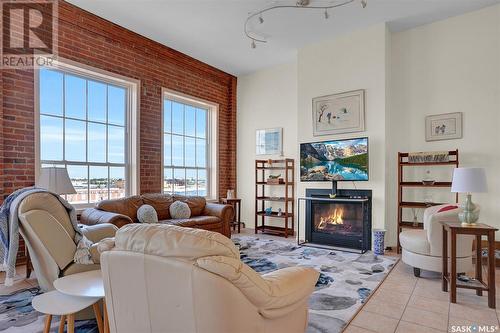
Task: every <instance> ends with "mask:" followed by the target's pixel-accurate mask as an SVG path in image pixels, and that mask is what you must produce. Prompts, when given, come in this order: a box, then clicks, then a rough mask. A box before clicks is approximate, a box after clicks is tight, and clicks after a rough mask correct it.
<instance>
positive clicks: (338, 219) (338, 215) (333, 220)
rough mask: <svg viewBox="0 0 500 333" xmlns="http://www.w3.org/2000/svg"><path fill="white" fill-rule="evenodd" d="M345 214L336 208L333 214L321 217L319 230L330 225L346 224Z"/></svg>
mask: <svg viewBox="0 0 500 333" xmlns="http://www.w3.org/2000/svg"><path fill="white" fill-rule="evenodd" d="M343 213H344V210H343V209H341V208H335V211H334V212H333V213H332V214H330V215H328V216H326V217H323V216H321V218H320V221H319V224H318V229H324V228H326V226H327V225H329V224H333V225H339V224H344V221H343V220H342V215H343Z"/></svg>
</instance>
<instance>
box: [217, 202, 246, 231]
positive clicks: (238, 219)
mask: <svg viewBox="0 0 500 333" xmlns="http://www.w3.org/2000/svg"><path fill="white" fill-rule="evenodd" d="M221 202H222V203H223V204H225V205H231V206H233V208H234V217H235V219H234V220H233V221H231V225H232V227H233V231H235V230H236V226H238V233H240V232H241V199H236V198H233V199H229V198H222V199H221Z"/></svg>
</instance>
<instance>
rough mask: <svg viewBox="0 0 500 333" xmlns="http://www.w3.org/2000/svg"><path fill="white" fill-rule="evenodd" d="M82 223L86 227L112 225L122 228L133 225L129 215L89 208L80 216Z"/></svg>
mask: <svg viewBox="0 0 500 333" xmlns="http://www.w3.org/2000/svg"><path fill="white" fill-rule="evenodd" d="M80 223H81V224H85V225H95V224H102V223H111V224H114V225H115V226H117V227H118V228H121V227H123V226H124V225H125V224H129V223H133V221H132V219H131V218H130V217H128V216H127V215H122V214H117V213H112V212H106V211H103V210H100V209H96V208H87V209H85V210H84V211H83V212H82V215H81V216H80Z"/></svg>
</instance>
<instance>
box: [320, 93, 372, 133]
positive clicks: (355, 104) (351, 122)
mask: <svg viewBox="0 0 500 333" xmlns="http://www.w3.org/2000/svg"><path fill="white" fill-rule="evenodd" d="M312 109H313V114H312V118H313V135H314V136H318V135H332V134H342V133H352V132H362V131H364V130H365V91H364V90H354V91H348V92H344V93H341V94H333V95H328V96H323V97H316V98H313V105H312Z"/></svg>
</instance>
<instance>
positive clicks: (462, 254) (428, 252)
mask: <svg viewBox="0 0 500 333" xmlns="http://www.w3.org/2000/svg"><path fill="white" fill-rule="evenodd" d="M446 206H449V204H446V205H439V206H433V207H429V208H427V209H426V210H425V212H424V229H423V230H419V229H407V230H403V231H402V232H401V233H400V234H399V242H400V244H401V248H402V260H403V262H404V263H406V264H408V265H410V266H412V267H413V272H414V274H415V276H417V277H419V276H420V270H421V269H424V270H428V271H433V272H442V251H443V226H442V224H441V223H440V222H441V221H451V222H459V220H458V213H459V212H460V211H461V209H460V208H456V209H451V210H447V211H443V212H438V211H439V210H440V209H441V208H443V207H446ZM476 209H477V210H479V207H477V208H476ZM473 239H474V236H464V235H459V236H457V272H461V273H462V272H468V271H470V270H471V269H472V242H473ZM448 244H450V241H448ZM448 253H450V250H448Z"/></svg>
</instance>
